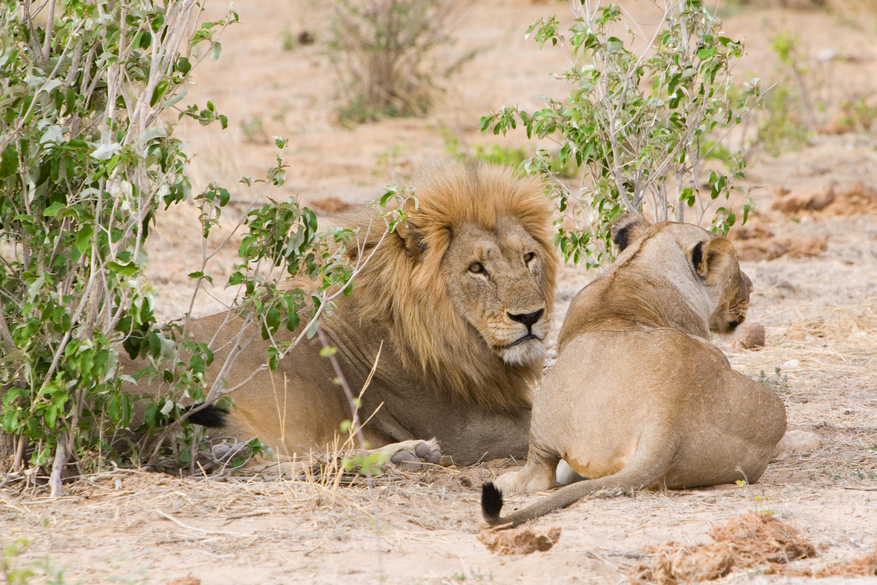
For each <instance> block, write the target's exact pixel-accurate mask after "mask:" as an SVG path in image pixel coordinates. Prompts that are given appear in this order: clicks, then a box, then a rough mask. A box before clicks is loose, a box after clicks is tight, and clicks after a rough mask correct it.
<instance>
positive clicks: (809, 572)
mask: <svg viewBox="0 0 877 585" xmlns="http://www.w3.org/2000/svg"><path fill="white" fill-rule="evenodd" d="M783 575H787V576H789V577H817V578H823V577H877V548H875V549H874V550H873V551H871V552H870V553H869V554H867V555H865V556H862V557H855V558H853V559H850V560H848V561H842V562H838V563H829V564H827V565H819V566H816V567H787V568H786V570H784V571H783Z"/></svg>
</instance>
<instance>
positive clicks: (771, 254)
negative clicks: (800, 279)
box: [728, 220, 828, 262]
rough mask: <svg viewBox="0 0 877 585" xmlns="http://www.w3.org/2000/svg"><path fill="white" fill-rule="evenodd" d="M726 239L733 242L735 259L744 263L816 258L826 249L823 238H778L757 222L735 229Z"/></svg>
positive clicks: (826, 245)
mask: <svg viewBox="0 0 877 585" xmlns="http://www.w3.org/2000/svg"><path fill="white" fill-rule="evenodd" d="M728 237H729V238H730V239H731V241H733V242H734V249H735V250H736V251H737V258H739V259H740V260H742V261H744V262H757V261H759V260H775V259H776V258H780V257H782V256H788V257H789V258H804V257H808V256H818V255H819V254H821V253H822V252H824V251H825V250H827V249H828V243H827V242H826V241H825V239H824V238H818V237H807V238H801V237H795V238H791V237H788V238H786V237H778V236H776V235H775V234H774V232H773V231H772V230H771V229H770V228H768V227H767V226H765V225H764V224H762V223H760V222H758V221H757V220H751V221H750V222H749V223H747V224H746V225H742V226H739V227H735V228H734V229H732V230H731V231H730V232H729V234H728Z"/></svg>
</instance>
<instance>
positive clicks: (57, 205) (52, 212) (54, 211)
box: [43, 201, 82, 254]
mask: <svg viewBox="0 0 877 585" xmlns="http://www.w3.org/2000/svg"><path fill="white" fill-rule="evenodd" d="M65 207H66V206H65V205H64V204H63V203H61V202H60V201H55V202H54V203H52V204H51V205H49V206H48V207H47V208H46V210H45V211H43V215H44V216H45V217H55V216H56V215H58V212H59V211H61V210H62V209H64V208H65ZM81 253H82V252H80V254H81Z"/></svg>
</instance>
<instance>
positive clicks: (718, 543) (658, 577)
mask: <svg viewBox="0 0 877 585" xmlns="http://www.w3.org/2000/svg"><path fill="white" fill-rule="evenodd" d="M709 535H710V537H711V538H712V539H713V542H712V543H709V544H702V545H698V546H694V547H687V546H685V545H681V544H679V543H676V542H669V543H667V544H664V545H661V546H659V547H653V548H649V549H647V552H648V553H649V554H651V555H654V556H655V560H654V561H653V562H652V563H651V565H641V566H640V567H637V570H636V579H637V580H639V581H645V582H654V583H660V584H661V585H673V584H676V583H697V582H700V581H707V580H712V579H718V578H719V577H723V576H724V575H727V574H728V573H730V572H731V571H732V570H741V569H750V568H755V567H762V566H766V567H767V569H766V571H767V572H769V573H775V572H777V571H778V569H777V568H776V567H775V565H778V564H786V563H790V562H793V561H797V560H800V559H804V558H809V557H814V556H816V549H815V547H814V546H813V545H812V544H811V543H810V542H808V541H807V540H806V539H804V538H802V537H801V536H800V535H799V534H798V531H797V530H795V528H793V527H792V526H789V525H788V524H786V523H785V522H782V521H780V520H778V519H776V518H775V517H773V516H772V515H770V514H756V513H754V512H748V513H746V514H743V515H741V516H737V517H735V518H732V519H730V520H729V521H728V522H726V523H725V524H722V525H719V526H713V528H712V529H711V530H710V532H709Z"/></svg>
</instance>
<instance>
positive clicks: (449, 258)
mask: <svg viewBox="0 0 877 585" xmlns="http://www.w3.org/2000/svg"><path fill="white" fill-rule="evenodd" d="M451 237H452V239H451V242H450V245H449V246H448V249H447V252H446V253H445V256H444V258H443V260H442V264H441V270H442V272H443V276H444V279H445V282H446V283H447V288H448V293H449V296H450V298H451V299H452V301H453V303H454V306H455V308H456V310H457V311H458V312H459V314H460V315H461V316H462V317H463V319H464V320H465V321H466V323H467V324H468V325H469V327H471V329H472V330H473V331H474V332H475V333H477V335H478V336H479V337H480V338H481V339H482V340H483V341H484V343H486V344H487V345H488V346H489V347H490V348H491V350H492V351H493V352H494V353H496V355H498V356H499V357H501V358H502V359H503V361H504V362H505V363H507V364H510V365H528V364H531V363H534V362H536V361H539V360H542V359H543V357H544V355H545V344H544V340H545V336H546V335H547V334H548V332H549V329H550V317H551V306H550V304H549V303H547V302H546V298H545V291H546V288H547V287H546V286H545V281H546V278H547V274H546V272H547V271H546V270H545V267H546V263H547V262H551V261H553V260H552V259H550V258H545V257H544V255H545V251H544V247H542V246H540V245H539V244H538V243H537V242H536V240H535V239H534V238H533V237H531V236H530V235H529V234H528V233H527V231H526V230H525V229H524V228H523V227H522V226H521V225H520V223H518V222H516V221H514V220H513V219H511V218H501V219H499V220H498V221H497V222H496V227H495V229H494V230H491V231H488V230H485V229H483V228H481V227H479V226H477V225H475V224H473V223H470V224H465V225H463V226H460V227H459V228H457V229H456V230H455V231H454V233H453V235H452V236H451Z"/></svg>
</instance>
